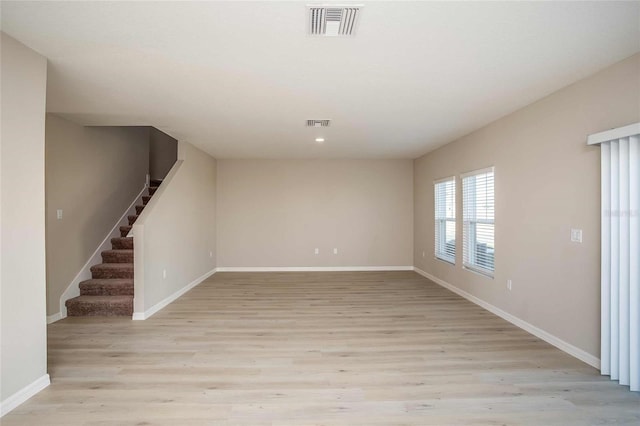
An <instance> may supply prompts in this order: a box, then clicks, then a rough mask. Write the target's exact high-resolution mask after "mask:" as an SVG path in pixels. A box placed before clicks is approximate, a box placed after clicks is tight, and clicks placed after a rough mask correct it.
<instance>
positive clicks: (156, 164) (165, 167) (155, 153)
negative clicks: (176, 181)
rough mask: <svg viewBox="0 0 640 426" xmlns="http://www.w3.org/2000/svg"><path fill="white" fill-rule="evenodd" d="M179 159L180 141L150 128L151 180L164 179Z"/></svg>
mask: <svg viewBox="0 0 640 426" xmlns="http://www.w3.org/2000/svg"><path fill="white" fill-rule="evenodd" d="M177 158H178V141H177V140H175V139H174V138H172V137H171V136H169V135H167V134H166V133H163V132H161V131H160V130H158V129H156V128H155V127H149V174H150V175H151V179H164V177H165V176H166V175H167V173H169V170H171V167H173V165H174V164H175V162H176V160H177Z"/></svg>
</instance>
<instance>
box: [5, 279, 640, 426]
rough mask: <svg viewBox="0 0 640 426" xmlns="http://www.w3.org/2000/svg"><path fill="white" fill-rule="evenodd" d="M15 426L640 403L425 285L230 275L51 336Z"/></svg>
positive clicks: (465, 417)
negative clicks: (36, 383)
mask: <svg viewBox="0 0 640 426" xmlns="http://www.w3.org/2000/svg"><path fill="white" fill-rule="evenodd" d="M49 372H50V374H51V378H52V384H51V386H50V387H49V388H47V389H45V390H44V391H42V392H41V393H40V394H38V395H37V396H35V397H34V398H32V399H31V400H30V401H28V402H27V403H25V404H23V405H22V406H20V407H18V408H17V409H16V410H14V411H13V412H12V413H10V414H8V415H7V416H5V417H4V418H3V419H2V425H3V426H13V425H112V424H118V425H120V424H123V425H125V424H126V425H150V424H154V425H155V424H167V425H263V424H267V425H545V426H546V425H562V426H567V425H601V424H616V425H636V426H637V425H639V424H640V395H639V394H638V393H632V392H629V391H628V388H626V387H622V386H619V385H617V384H616V383H614V382H611V381H610V380H609V379H608V378H605V377H601V376H600V375H599V374H598V372H597V371H596V370H595V369H593V368H591V367H589V366H587V365H586V364H583V363H582V362H580V361H578V360H576V359H574V358H572V357H571V356H569V355H566V354H564V353H563V352H561V351H559V350H557V349H555V348H553V347H552V346H550V345H548V344H546V343H544V342H542V341H541V340H539V339H537V338H535V337H533V336H531V335H529V334H527V333H526V332H524V331H522V330H520V329H518V328H516V327H515V326H512V325H511V324H509V323H507V322H505V321H503V320H502V319H500V318H498V317H496V316H494V315H492V314H491V313H489V312H487V311H484V310H483V309H481V308H479V307H477V306H476V305H473V304H471V303H470V302H467V301H466V300H464V299H462V298H460V297H458V296H456V295H455V294H453V293H451V292H449V291H447V290H445V289H443V288H441V287H439V286H438V285H436V284H433V283H431V282H430V281H428V280H425V279H423V278H422V277H420V276H419V275H417V274H415V273H413V272H356V273H251V274H249V273H234V274H231V273H219V274H216V275H215V276H214V277H213V278H212V279H209V280H207V281H206V282H204V283H202V284H201V285H199V286H198V287H196V288H195V289H193V290H192V291H190V292H189V293H187V294H186V295H185V296H183V297H182V298H180V299H179V300H178V301H176V302H175V303H173V304H171V305H170V306H168V307H167V308H165V309H164V310H163V311H161V312H159V313H157V314H156V315H155V316H153V317H152V318H151V319H149V320H147V321H130V320H127V319H86V318H67V319H65V320H63V321H60V322H57V323H55V324H52V325H50V326H49Z"/></svg>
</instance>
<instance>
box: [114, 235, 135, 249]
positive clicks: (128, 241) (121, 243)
mask: <svg viewBox="0 0 640 426" xmlns="http://www.w3.org/2000/svg"><path fill="white" fill-rule="evenodd" d="M111 247H113V248H114V250H130V249H133V237H127V238H122V237H120V238H112V239H111Z"/></svg>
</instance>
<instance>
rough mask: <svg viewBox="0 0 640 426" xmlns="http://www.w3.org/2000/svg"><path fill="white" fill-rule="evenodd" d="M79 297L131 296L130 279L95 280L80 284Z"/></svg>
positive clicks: (131, 282) (131, 284) (131, 283)
mask: <svg viewBox="0 0 640 426" xmlns="http://www.w3.org/2000/svg"><path fill="white" fill-rule="evenodd" d="M80 296H133V280H132V279H103V280H100V279H97V280H86V281H82V282H81V283H80Z"/></svg>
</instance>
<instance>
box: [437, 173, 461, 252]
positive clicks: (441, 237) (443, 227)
mask: <svg viewBox="0 0 640 426" xmlns="http://www.w3.org/2000/svg"><path fill="white" fill-rule="evenodd" d="M448 182H451V183H453V217H449V216H447V214H446V202H445V215H444V217H439V215H438V210H439V209H438V185H440V184H443V183H448ZM445 191H446V189H445ZM456 193H457V179H456V176H455V175H454V176H448V177H445V178H441V179H437V180H435V181H433V201H434V206H433V210H434V235H433V240H434V250H433V256H434V258H435V259H436V260H440V261H443V262H446V263H448V264H450V265H455V264H456V258H457V247H456V246H457V243H458V235H457V231H458V230H457V227H458V223H457V221H458V212H457V203H456V196H457V195H456ZM445 194H446V193H445ZM445 197H446V195H445ZM445 199H446V198H445ZM447 223H453V230H454V238H453V256H450V255H448V254H447V251H446V246H447Z"/></svg>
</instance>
